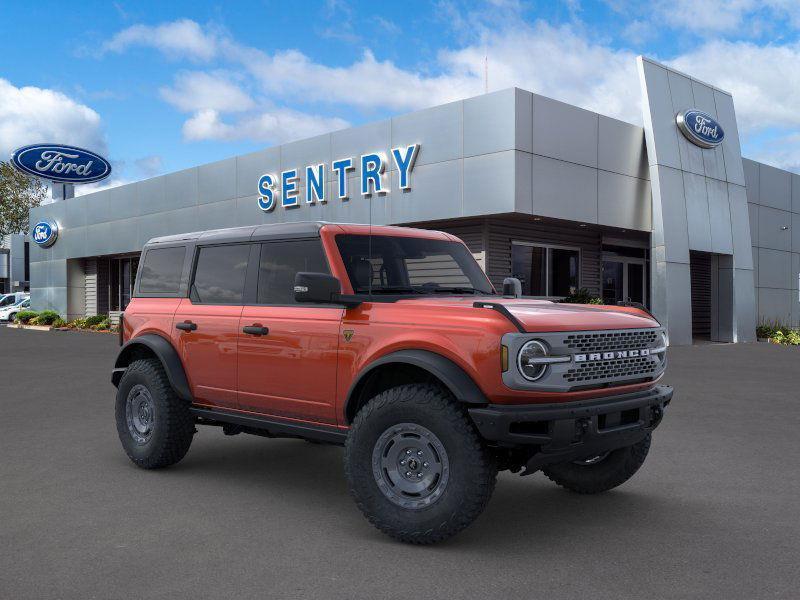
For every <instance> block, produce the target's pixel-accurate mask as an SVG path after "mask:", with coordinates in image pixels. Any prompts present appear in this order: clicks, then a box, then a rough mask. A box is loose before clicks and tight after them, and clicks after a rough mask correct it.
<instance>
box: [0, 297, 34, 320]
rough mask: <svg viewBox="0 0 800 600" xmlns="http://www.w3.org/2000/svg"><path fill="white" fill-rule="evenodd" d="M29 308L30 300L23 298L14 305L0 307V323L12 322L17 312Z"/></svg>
mask: <svg viewBox="0 0 800 600" xmlns="http://www.w3.org/2000/svg"><path fill="white" fill-rule="evenodd" d="M30 307H31V299H30V298H25V299H23V300H21V301H20V302H17V303H16V304H10V305H7V306H3V307H0V321H13V320H14V317H15V316H16V314H17V313H18V312H19V311H21V310H28V309H29V308H30Z"/></svg>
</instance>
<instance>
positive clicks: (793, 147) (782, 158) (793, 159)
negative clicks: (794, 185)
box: [752, 133, 800, 173]
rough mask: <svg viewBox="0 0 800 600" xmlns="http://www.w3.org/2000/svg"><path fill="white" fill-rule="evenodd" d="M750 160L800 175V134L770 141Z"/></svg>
mask: <svg viewBox="0 0 800 600" xmlns="http://www.w3.org/2000/svg"><path fill="white" fill-rule="evenodd" d="M752 158H754V159H755V160H758V161H761V162H765V163H767V164H770V165H774V166H776V167H778V168H780V169H787V170H789V171H794V172H796V173H800V133H792V134H790V135H787V136H783V137H779V138H777V139H774V140H770V142H769V144H768V145H766V147H762V148H760V149H758V150H757V151H756V152H755V154H754V155H753V157H752Z"/></svg>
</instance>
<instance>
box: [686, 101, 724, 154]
mask: <svg viewBox="0 0 800 600" xmlns="http://www.w3.org/2000/svg"><path fill="white" fill-rule="evenodd" d="M675 121H676V122H677V124H678V129H680V130H681V133H682V134H683V135H684V137H685V138H686V139H688V140H689V141H690V142H692V143H693V144H694V145H696V146H700V147H701V148H714V147H716V146H719V145H720V144H721V143H722V140H724V139H725V132H724V131H723V129H722V126H721V125H720V124H719V123H717V121H716V119H715V118H714V117H712V116H711V115H709V114H708V113H704V112H703V111H701V110H697V109H695V108H692V109H690V110H683V111H681V112H679V113H678V115H677V116H676V117H675Z"/></svg>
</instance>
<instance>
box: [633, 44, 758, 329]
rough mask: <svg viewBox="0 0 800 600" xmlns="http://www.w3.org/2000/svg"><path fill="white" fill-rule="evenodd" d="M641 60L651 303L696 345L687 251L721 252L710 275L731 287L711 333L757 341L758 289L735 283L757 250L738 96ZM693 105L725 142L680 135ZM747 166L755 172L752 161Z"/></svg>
mask: <svg viewBox="0 0 800 600" xmlns="http://www.w3.org/2000/svg"><path fill="white" fill-rule="evenodd" d="M637 62H638V66H639V77H640V82H641V86H642V98H643V112H644V124H645V139H646V142H647V154H648V160H649V165H650V179H651V182H652V190H653V234H652V247H651V254H652V257H653V261H654V264H653V272H654V273H656V274H657V276H655V277H653V278H652V288H653V289H652V297H653V306H652V308H653V310H654V312H655V314H656V315H657V316H659V317H663V318H664V320H665V321H666V325H667V327H668V329H669V332H670V338H671V339H672V340H673V341H675V342H677V343H679V344H686V343H691V340H692V331H691V327H689V326H687V324H690V323H691V321H692V319H691V290H690V288H689V280H688V264H689V252H690V251H703V252H711V253H713V254H715V255H716V256H717V257H719V258H718V259H715V260H713V261H712V262H711V264H712V266H713V265H716V266H715V267H714V268H716V269H717V271H718V272H717V273H714V274H712V278H714V279H715V280H716V281H718V282H722V281H723V280H724V281H725V282H726V286H727V287H726V288H725V289H726V290H729V291H730V293H729V294H728V293H725V294H722V293H718V294H717V295H716V296H715V298H716V303H715V305H714V306H713V307H712V308H713V312H714V313H715V316H714V318H715V319H716V326H715V327H713V328H712V334H716V335H717V336H719V337H717V338H715V339H718V340H719V341H748V340H752V339H754V338H755V327H754V325H755V318H756V317H755V312H754V311H751V313H748V312H747V310H749V309H748V307H754V305H755V302H754V290H752V289H748V288H746V287H745V286H741V285H739V286H737V285H736V284H735V283H734V282H735V280H736V277H737V272H738V271H740V270H741V271H752V250H751V247H750V242H749V240H750V231H749V230H750V218H749V216H748V215H747V210H746V209H745V207H744V198H745V197H746V196H745V193H746V192H745V188H744V185H745V182H746V179H745V171H744V168H743V165H742V158H741V153H740V150H739V148H740V144H739V139H738V138H739V134H738V129H737V126H736V115H735V112H734V109H733V100H732V98H731V96H730V94H728V93H726V92H723V91H722V90H718V89H716V88H714V87H713V86H711V85H708V84H705V83H703V82H701V81H698V80H697V79H694V78H692V77H690V76H688V75H684V74H683V73H679V72H677V71H675V70H673V69H671V68H668V67H666V66H664V65H661V64H658V63H656V62H654V61H651V60H649V59H646V58H644V57H639V58H638V59H637ZM690 109H697V110H700V111H703V112H704V113H707V114H708V115H709V116H710V117H711V118H713V119H717V120H718V121H719V123H720V126H721V127H722V129H723V130H724V131H725V135H724V138H723V140H721V144H718V145H717V146H715V147H711V148H701V147H699V146H696V145H694V144H693V143H691V142H690V141H689V140H688V139H686V138H685V137H684V136H683V135H682V134H681V133H680V131H679V129H678V127H677V123H676V115H677V114H678V113H680V112H681V111H686V110H690ZM722 123H724V125H723V124H722ZM748 172H749V177H752V168H751V166H750V165H748ZM762 190H763V186H762ZM661 262H663V264H659V263H661ZM723 265H725V266H724V267H723ZM723 269H726V272H724V273H723V272H722V270H723ZM748 278H752V273H750V275H749V276H748V275H747V274H741V277H740V279H742V280H747V279H748ZM719 289H722V288H721V287H720V288H719ZM740 295H742V296H741V297H740ZM729 320H732V322H728V321H729Z"/></svg>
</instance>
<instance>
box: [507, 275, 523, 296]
mask: <svg viewBox="0 0 800 600" xmlns="http://www.w3.org/2000/svg"><path fill="white" fill-rule="evenodd" d="M503 296H510V297H511V298H519V297H520V296H522V282H521V281H520V280H519V279H517V278H516V277H506V278H505V279H503Z"/></svg>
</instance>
